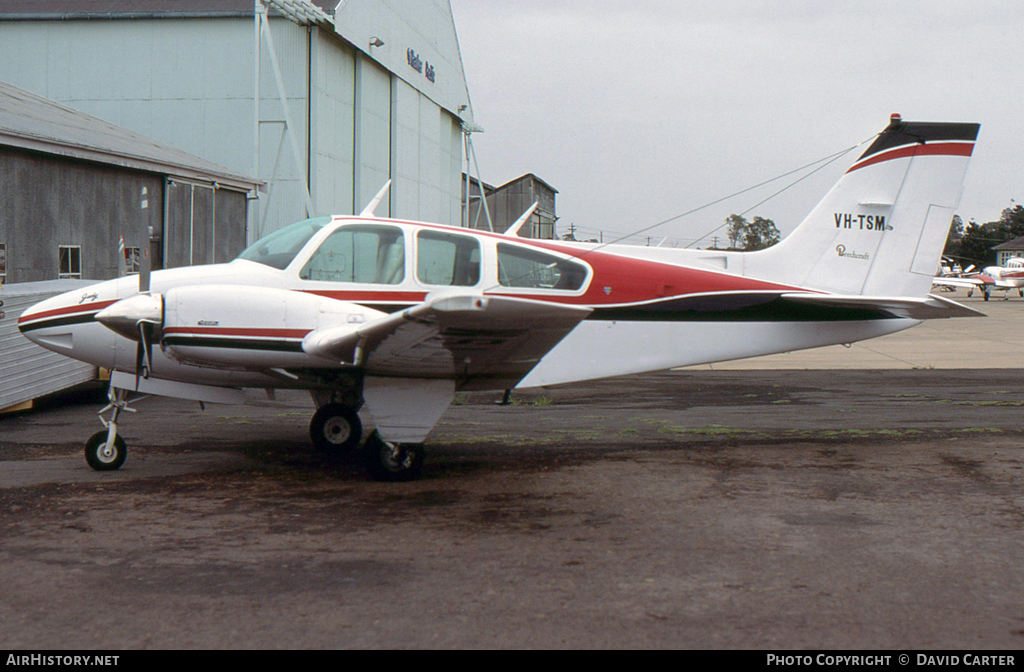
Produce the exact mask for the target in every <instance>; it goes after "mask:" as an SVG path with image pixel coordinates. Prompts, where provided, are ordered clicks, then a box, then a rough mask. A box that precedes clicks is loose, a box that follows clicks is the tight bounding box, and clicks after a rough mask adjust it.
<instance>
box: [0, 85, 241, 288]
mask: <svg viewBox="0 0 1024 672" xmlns="http://www.w3.org/2000/svg"><path fill="white" fill-rule="evenodd" d="M258 186H259V185H258V184H257V182H256V181H255V180H252V179H250V178H248V177H246V176H244V175H239V174H235V173H233V172H231V171H229V170H227V169H225V168H222V167H220V166H217V165H215V164H213V163H211V162H209V161H205V160H203V159H200V158H199V157H195V156H191V155H189V154H186V153H185V152H183V151H181V150H180V149H176V148H174V147H171V146H169V145H165V144H163V143H159V142H156V141H154V140H151V139H150V138H147V137H144V136H142V135H140V134H138V133H133V132H131V131H128V130H126V129H123V128H120V127H117V126H115V125H113V124H110V123H108V122H105V121H102V120H100V119H97V118H95V117H92V116H90V115H88V114H85V113H83V112H80V111H78V110H74V109H72V108H70V107H67V106H64V105H60V104H58V103H55V102H53V101H50V100H46V99H45V98H42V97H40V96H37V95H35V94H32V93H29V92H28V91H25V90H23V89H19V88H17V87H14V86H11V85H9V84H6V83H3V82H0V283H3V284H8V283H27V282H29V283H30V282H38V281H44V280H57V279H76V278H91V279H106V278H112V277H115V276H116V275H117V270H118V261H117V254H118V238H120V237H122V236H123V238H124V241H125V245H126V247H127V248H129V251H132V250H134V251H135V256H134V257H133V260H135V259H137V255H138V251H139V250H140V249H141V248H142V246H143V245H145V244H147V243H146V242H145V241H144V238H145V236H146V230H147V229H149V230H151V231H152V233H151V237H152V239H153V242H154V243H155V244H154V246H153V247H154V248H155V249H154V255H155V257H156V258H155V259H154V267H157V268H160V267H170V266H187V265H193V264H203V263H213V262H220V261H229V260H231V259H233V258H234V257H235V256H236V255H237V254H238V253H239V252H240V251H241V250H242V249H243V248H244V247H245V230H246V223H247V221H246V216H247V211H248V208H247V200H248V196H249V195H250V194H253V193H255V192H256V190H257V188H258ZM143 227H146V229H144V228H143ZM8 289H9V290H10V289H11V288H10V287H8Z"/></svg>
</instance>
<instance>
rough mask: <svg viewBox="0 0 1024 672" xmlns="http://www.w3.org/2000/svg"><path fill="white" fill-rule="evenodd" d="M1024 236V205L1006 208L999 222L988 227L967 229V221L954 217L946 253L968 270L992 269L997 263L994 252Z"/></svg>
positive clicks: (974, 226)
mask: <svg viewBox="0 0 1024 672" xmlns="http://www.w3.org/2000/svg"><path fill="white" fill-rule="evenodd" d="M1021 236H1024V206H1021V205H1017V204H1014V205H1013V206H1012V207H1009V208H1005V209H1004V210H1003V212H1002V213H1001V214H1000V216H999V219H998V220H996V221H994V222H986V223H984V224H977V223H975V222H974V221H971V222H970V223H969V224H968V225H967V226H966V227H965V226H964V225H963V220H961V219H960V218H959V217H954V218H953V223H952V224H951V226H950V232H949V238H948V239H947V240H946V248H945V250H944V251H943V253H944V254H945V255H946V256H949V257H953V258H954V259H957V260H958V261H959V262H960V265H961V266H963V267H964V268H966V267H967V266H970V265H971V264H973V265H975V266H977V267H979V268H981V267H985V266H991V265H993V264H995V262H996V253H995V252H993V251H992V248H993V247H995V246H996V245H999V244H1001V243H1005V242H1007V241H1010V240H1013V239H1014V238H1019V237H1021Z"/></svg>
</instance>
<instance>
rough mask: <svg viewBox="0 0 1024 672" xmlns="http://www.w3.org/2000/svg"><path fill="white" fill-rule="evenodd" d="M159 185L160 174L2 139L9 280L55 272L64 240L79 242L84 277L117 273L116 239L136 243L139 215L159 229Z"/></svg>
mask: <svg viewBox="0 0 1024 672" xmlns="http://www.w3.org/2000/svg"><path fill="white" fill-rule="evenodd" d="M143 188H146V190H147V192H148V193H147V197H148V199H149V208H148V209H147V210H141V209H140V200H141V197H142V189H143ZM162 192H163V180H162V178H161V177H160V176H158V175H152V174H148V173H142V172H137V171H130V170H125V169H120V168H116V167H111V166H104V165H100V164H91V163H85V162H79V161H70V160H66V159H62V158H60V157H53V156H50V155H44V154H35V153H32V152H26V151H22V150H18V149H14V148H10V147H3V146H0V242H4V243H6V244H7V280H6V282H8V283H21V282H34V281H40V280H55V279H57V277H58V275H57V273H58V270H59V269H58V248H59V246H61V245H78V246H81V260H82V277H83V278H112V277H115V276H116V275H117V243H118V238H119V237H120V236H122V235H123V236H124V239H125V244H126V245H128V246H132V247H141V245H142V243H141V237H142V233H141V227H142V224H143V222H145V223H146V225H149V226H153V227H154V229H155V230H156V231H158V232H159V230H160V229H161V228H162V209H163V203H162V199H163V197H162Z"/></svg>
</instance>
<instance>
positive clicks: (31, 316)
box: [18, 299, 119, 325]
mask: <svg viewBox="0 0 1024 672" xmlns="http://www.w3.org/2000/svg"><path fill="white" fill-rule="evenodd" d="M118 301H119V299H113V300H111V301H97V302H95V303H88V304H83V305H78V304H76V305H73V306H64V307H63V308H54V309H53V310H44V311H43V312H41V313H22V315H21V317H19V318H18V324H19V325H20V324H28V323H29V322H38V321H39V320H46V319H51V318H54V317H73V316H75V315H77V314H79V313H81V314H83V315H84V314H86V313H98V312H100V311H101V310H103V309H104V308H106V307H107V306H109V305H111V304H114V303H117V302H118Z"/></svg>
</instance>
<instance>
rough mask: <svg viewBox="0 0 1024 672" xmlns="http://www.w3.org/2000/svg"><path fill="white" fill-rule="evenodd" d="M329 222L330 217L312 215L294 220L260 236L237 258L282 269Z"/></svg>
mask: <svg viewBox="0 0 1024 672" xmlns="http://www.w3.org/2000/svg"><path fill="white" fill-rule="evenodd" d="M330 222H331V218H330V217H314V218H313V219H304V220H302V221H301V222H295V223H294V224H291V225H289V226H286V227H284V228H283V229H280V230H278V231H275V232H274V233H271V234H269V235H267V236H264V237H263V238H260V239H259V240H258V241H256V242H255V243H253V244H252V245H251V246H249V247H248V248H247V249H246V250H245V251H244V252H242V253H241V254H240V255H238V258H239V259H245V260H247V261H255V262H258V263H260V264H266V265H267V266H271V267H273V268H279V269H282V270H283V269H284V268H286V267H287V266H288V264H290V263H292V260H293V259H294V258H295V255H296V254H298V253H299V251H300V250H301V249H302V248H303V247H304V246H305V244H306V243H308V242H309V239H310V238H312V237H313V236H314V235H316V232H317V231H319V230H320V229H322V228H324V227H325V226H327V225H328V224H330Z"/></svg>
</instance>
